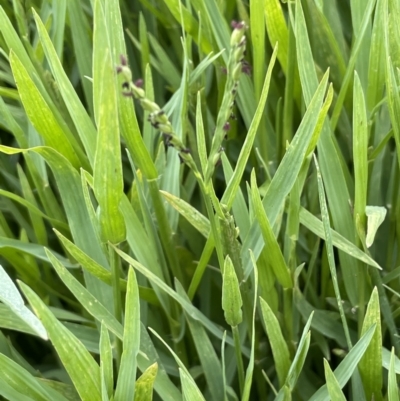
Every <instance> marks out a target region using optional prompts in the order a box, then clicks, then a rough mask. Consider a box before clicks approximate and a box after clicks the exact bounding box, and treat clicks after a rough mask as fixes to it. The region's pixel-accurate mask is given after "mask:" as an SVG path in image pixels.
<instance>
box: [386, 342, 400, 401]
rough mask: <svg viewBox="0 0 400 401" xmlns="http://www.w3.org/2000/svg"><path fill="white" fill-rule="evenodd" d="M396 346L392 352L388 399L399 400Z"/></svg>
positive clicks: (391, 400) (389, 400)
mask: <svg viewBox="0 0 400 401" xmlns="http://www.w3.org/2000/svg"><path fill="white" fill-rule="evenodd" d="M394 364H395V353H394V348H392V352H391V353H390V365H389V377H388V382H389V383H388V401H399V388H398V385H397V379H396V370H395V365H394Z"/></svg>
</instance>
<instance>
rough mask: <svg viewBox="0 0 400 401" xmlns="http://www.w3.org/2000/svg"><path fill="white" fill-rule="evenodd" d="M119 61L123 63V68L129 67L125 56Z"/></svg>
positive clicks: (121, 56) (120, 57)
mask: <svg viewBox="0 0 400 401" xmlns="http://www.w3.org/2000/svg"><path fill="white" fill-rule="evenodd" d="M119 60H120V61H121V65H122V66H124V67H126V66H127V65H128V59H127V58H126V56H124V55H123V54H121V55H120V56H119Z"/></svg>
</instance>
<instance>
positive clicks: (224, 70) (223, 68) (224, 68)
mask: <svg viewBox="0 0 400 401" xmlns="http://www.w3.org/2000/svg"><path fill="white" fill-rule="evenodd" d="M221 71H222V73H223V74H224V75H228V69H227V68H226V67H221Z"/></svg>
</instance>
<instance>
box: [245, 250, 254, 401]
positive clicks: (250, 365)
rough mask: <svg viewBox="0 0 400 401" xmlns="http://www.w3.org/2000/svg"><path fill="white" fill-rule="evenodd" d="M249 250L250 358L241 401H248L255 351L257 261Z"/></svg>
mask: <svg viewBox="0 0 400 401" xmlns="http://www.w3.org/2000/svg"><path fill="white" fill-rule="evenodd" d="M249 252H250V257H251V261H252V262H253V268H254V288H255V291H254V300H253V301H254V302H253V315H252V320H251V322H252V327H251V329H252V331H251V350H250V360H249V364H248V366H247V369H246V377H245V381H244V389H243V395H242V401H248V400H249V399H250V390H251V386H252V384H253V374H254V353H255V320H256V308H257V289H258V270H257V263H256V259H255V257H254V255H253V253H252V252H251V250H250V251H249Z"/></svg>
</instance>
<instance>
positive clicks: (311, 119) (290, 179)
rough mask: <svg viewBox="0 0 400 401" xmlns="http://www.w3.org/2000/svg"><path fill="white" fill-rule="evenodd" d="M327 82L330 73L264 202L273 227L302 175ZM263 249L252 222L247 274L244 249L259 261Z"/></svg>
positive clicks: (247, 244) (277, 172) (308, 111)
mask: <svg viewBox="0 0 400 401" xmlns="http://www.w3.org/2000/svg"><path fill="white" fill-rule="evenodd" d="M327 81H328V74H327V73H326V74H325V75H324V78H323V79H322V80H321V83H320V85H319V87H318V89H317V91H316V92H315V95H314V97H313V100H312V102H311V103H310V104H309V108H308V109H307V112H306V114H305V115H304V118H303V120H302V122H301V124H300V126H299V128H298V130H297V133H296V135H295V137H294V138H293V140H292V142H291V144H290V146H289V148H288V150H287V152H286V154H285V156H284V158H283V159H282V162H281V164H280V165H279V167H278V170H277V171H276V173H275V175H274V177H273V179H272V181H271V184H270V186H269V187H268V191H267V193H266V195H265V197H264V199H263V206H264V209H265V211H266V213H267V216H268V220H269V222H270V224H271V225H272V226H273V225H274V224H275V221H276V219H277V216H278V214H279V212H280V210H281V207H282V204H283V202H284V200H285V198H286V196H287V195H288V194H289V192H290V191H291V189H292V187H293V185H294V183H295V182H296V179H297V176H298V174H299V172H300V169H301V166H302V164H303V160H304V158H305V156H306V152H307V149H308V147H309V144H310V140H311V137H312V134H313V132H314V129H315V126H316V124H317V121H318V115H319V114H320V112H321V108H322V105H323V103H322V100H323V96H324V94H325V91H326V87H327ZM262 246H263V240H262V237H261V236H260V231H259V229H258V228H257V226H256V224H255V223H253V224H252V227H251V229H250V231H249V235H248V236H247V238H246V239H245V241H244V244H243V247H242V259H243V267H244V270H245V273H246V275H247V274H248V273H249V271H250V269H251V265H250V260H249V256H248V255H247V252H244V249H252V250H253V252H254V256H255V257H256V258H257V257H258V256H259V254H260V252H261V249H262Z"/></svg>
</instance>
